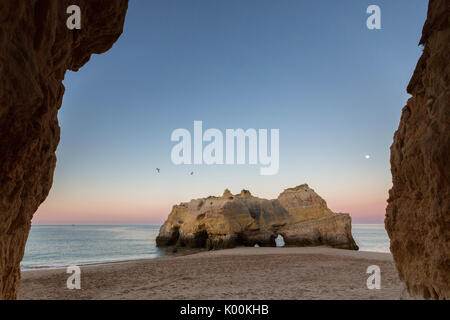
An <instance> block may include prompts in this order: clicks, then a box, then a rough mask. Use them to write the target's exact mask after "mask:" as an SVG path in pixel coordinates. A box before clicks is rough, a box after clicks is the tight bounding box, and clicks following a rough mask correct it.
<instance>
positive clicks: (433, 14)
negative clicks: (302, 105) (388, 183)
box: [385, 0, 450, 299]
mask: <svg viewBox="0 0 450 320" xmlns="http://www.w3.org/2000/svg"><path fill="white" fill-rule="evenodd" d="M420 43H421V44H422V45H423V46H424V50H423V54H422V57H421V58H420V60H419V62H418V64H417V67H416V70H415V71H414V74H413V77H412V79H411V81H410V83H409V85H408V93H410V94H411V95H412V97H411V98H410V99H409V100H408V103H407V105H406V106H405V107H404V108H403V112H402V117H401V120H400V125H399V128H398V130H397V132H396V133H395V136H394V143H393V144H392V147H391V171H392V182H393V187H392V189H391V190H390V192H389V199H388V207H387V210H386V220H385V225H386V230H387V232H388V234H389V237H390V238H391V252H392V254H393V256H394V259H395V263H396V266H397V269H398V272H399V275H400V278H401V279H402V280H403V281H405V282H406V285H407V288H408V290H409V292H410V293H411V294H413V295H420V296H422V297H425V298H433V299H449V298H450V259H449V255H450V248H449V244H450V161H449V159H450V140H449V139H450V138H449V137H450V1H448V0H431V1H430V2H429V9H428V17H427V20H426V22H425V26H424V28H423V35H422V39H421V41H420Z"/></svg>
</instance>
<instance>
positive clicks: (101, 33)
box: [0, 0, 128, 299]
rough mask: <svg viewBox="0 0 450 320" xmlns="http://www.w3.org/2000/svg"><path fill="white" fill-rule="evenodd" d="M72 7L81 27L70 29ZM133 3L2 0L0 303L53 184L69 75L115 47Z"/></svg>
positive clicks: (8, 294)
mask: <svg viewBox="0 0 450 320" xmlns="http://www.w3.org/2000/svg"><path fill="white" fill-rule="evenodd" d="M69 5H78V6H79V7H80V8H81V21H82V25H81V30H69V29H68V28H67V27H66V21H67V18H68V17H69V15H68V14H67V13H66V11H67V7H69ZM127 7H128V0H70V1H69V0H57V1H56V0H14V1H13V0H2V1H0V132H1V134H0V299H14V298H15V297H16V295H17V287H18V281H19V279H20V268H19V264H20V261H21V260H22V257H23V254H24V248H25V242H26V240H27V237H28V232H29V229H30V225H31V218H32V216H33V214H34V212H35V211H36V210H37V208H38V207H39V205H40V204H41V203H42V202H43V201H44V200H45V198H46V197H47V195H48V192H49V190H50V187H51V185H52V180H53V171H54V169H55V164H56V156H55V151H56V147H57V145H58V142H59V133H60V129H59V125H58V118H57V113H58V109H59V108H60V106H61V103H62V98H63V94H64V86H63V84H62V80H63V79H64V75H65V73H66V70H73V71H77V70H78V69H79V68H81V67H82V66H83V65H84V64H85V63H86V62H87V61H88V60H89V58H90V56H91V54H93V53H103V52H105V51H107V50H108V49H110V48H111V46H112V45H113V43H114V42H115V41H116V40H117V38H118V37H119V36H120V34H121V33H122V29H123V24H124V19H125V14H126V11H127Z"/></svg>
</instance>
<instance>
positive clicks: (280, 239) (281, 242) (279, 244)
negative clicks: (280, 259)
mask: <svg viewBox="0 0 450 320" xmlns="http://www.w3.org/2000/svg"><path fill="white" fill-rule="evenodd" d="M274 241H275V246H276V247H277V248H281V247H284V246H285V245H286V243H285V242H284V238H283V236H282V235H281V234H279V235H278V236H277V237H276V238H275V240H274Z"/></svg>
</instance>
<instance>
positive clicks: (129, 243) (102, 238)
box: [21, 224, 389, 269]
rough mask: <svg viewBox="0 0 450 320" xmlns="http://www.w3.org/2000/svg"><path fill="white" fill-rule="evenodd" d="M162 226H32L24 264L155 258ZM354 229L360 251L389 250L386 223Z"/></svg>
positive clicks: (52, 265) (25, 266) (41, 265)
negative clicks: (157, 240) (156, 241)
mask: <svg viewBox="0 0 450 320" xmlns="http://www.w3.org/2000/svg"><path fill="white" fill-rule="evenodd" d="M159 227H160V225H102V226H89V225H77V226H70V225H64V226H56V225H55V226H54V225H33V226H32V227H31V232H30V235H29V237H28V242H27V246H26V249H25V257H24V258H23V260H22V264H21V267H22V269H31V268H55V267H65V266H68V265H82V264H92V263H105V262H116V261H129V260H138V259H152V258H156V257H158V256H161V255H162V254H163V253H162V252H161V251H160V250H159V249H158V248H157V247H156V243H155V239H156V236H157V235H158V232H159ZM352 231H353V236H354V238H355V240H356V242H357V244H358V246H359V248H360V250H362V251H377V252H389V238H388V236H387V234H386V231H385V230H384V225H382V224H353V228H352Z"/></svg>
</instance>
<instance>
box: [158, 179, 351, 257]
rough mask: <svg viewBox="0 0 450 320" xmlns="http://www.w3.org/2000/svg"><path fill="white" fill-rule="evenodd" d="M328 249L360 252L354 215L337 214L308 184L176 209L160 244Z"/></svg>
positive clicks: (211, 199) (202, 201) (200, 201)
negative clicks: (278, 243)
mask: <svg viewBox="0 0 450 320" xmlns="http://www.w3.org/2000/svg"><path fill="white" fill-rule="evenodd" d="M278 235H281V236H282V237H283V239H284V242H285V244H286V245H287V246H317V245H327V246H331V247H335V248H342V249H352V250H357V249H358V246H357V245H356V243H355V241H354V240H353V237H352V233H351V218H350V216H349V215H348V214H344V213H334V212H332V211H331V210H330V209H329V208H328V207H327V204H326V202H325V200H323V199H322V198H321V197H320V196H319V195H318V194H317V193H315V192H314V190H313V189H311V188H309V187H308V185H306V184H303V185H301V186H298V187H295V188H290V189H286V190H284V191H283V192H282V193H281V194H280V195H279V196H278V198H277V199H274V200H267V199H262V198H257V197H254V196H252V195H251V194H250V192H249V191H247V190H242V191H241V193H239V194H236V195H233V194H232V193H231V192H230V191H229V190H228V189H227V190H225V192H224V193H223V195H222V196H221V197H213V196H210V197H207V198H202V199H196V200H191V201H190V202H187V203H181V204H179V205H175V206H174V207H173V209H172V212H171V213H170V215H169V217H168V219H167V221H166V222H165V223H164V224H163V225H162V226H161V229H160V232H159V235H158V237H157V239H156V243H157V245H158V246H170V245H176V246H181V247H183V246H185V247H200V248H202V247H205V248H209V249H222V248H232V247H234V246H237V245H244V246H254V245H255V244H257V245H259V246H275V238H276V237H277V236H278Z"/></svg>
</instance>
